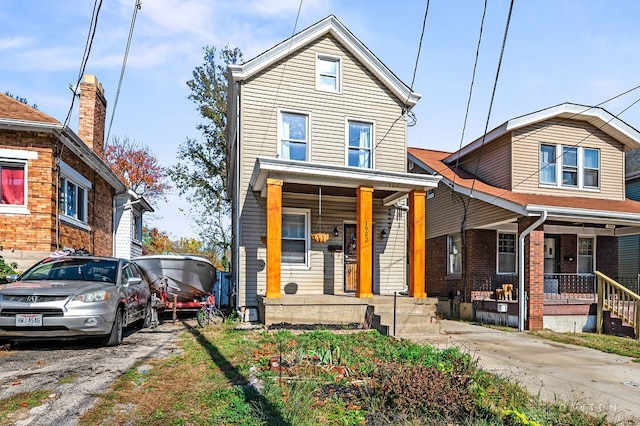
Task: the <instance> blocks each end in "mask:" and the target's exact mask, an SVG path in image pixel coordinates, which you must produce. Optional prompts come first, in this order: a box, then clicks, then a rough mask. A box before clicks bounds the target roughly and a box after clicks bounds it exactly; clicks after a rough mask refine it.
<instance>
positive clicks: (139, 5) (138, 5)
mask: <svg viewBox="0 0 640 426" xmlns="http://www.w3.org/2000/svg"><path fill="white" fill-rule="evenodd" d="M141 8H142V3H140V0H136V4H135V5H134V6H133V16H132V17H131V27H129V38H128V39H127V47H126V48H125V50H124V57H123V59H122V69H121V70H120V80H119V81H118V90H116V98H115V100H114V101H113V109H112V110H111V120H109V130H108V131H107V138H106V140H105V141H106V142H107V143H109V135H111V126H112V125H113V117H114V116H115V115H116V108H117V107H118V99H119V98H120V88H121V87H122V80H123V79H124V70H125V68H126V67H127V58H128V57H129V47H130V46H131V39H132V38H133V28H134V27H135V25H136V16H137V15H138V10H140V9H141Z"/></svg>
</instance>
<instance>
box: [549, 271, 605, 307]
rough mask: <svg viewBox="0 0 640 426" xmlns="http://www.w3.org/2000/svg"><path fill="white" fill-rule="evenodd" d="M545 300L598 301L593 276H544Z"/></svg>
mask: <svg viewBox="0 0 640 426" xmlns="http://www.w3.org/2000/svg"><path fill="white" fill-rule="evenodd" d="M544 299H545V300H565V299H566V300H573V299H575V300H593V301H594V302H595V300H596V279H595V275H593V274H544Z"/></svg>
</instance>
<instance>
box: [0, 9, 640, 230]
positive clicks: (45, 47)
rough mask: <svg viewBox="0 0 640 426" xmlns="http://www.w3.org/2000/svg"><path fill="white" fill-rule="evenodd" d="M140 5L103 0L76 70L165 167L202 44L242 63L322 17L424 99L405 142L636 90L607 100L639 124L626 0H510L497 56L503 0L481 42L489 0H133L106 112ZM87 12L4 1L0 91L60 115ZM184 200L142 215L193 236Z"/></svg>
mask: <svg viewBox="0 0 640 426" xmlns="http://www.w3.org/2000/svg"><path fill="white" fill-rule="evenodd" d="M135 3H136V1H135V0H108V1H104V2H103V4H102V6H101V8H100V12H99V14H98V22H97V28H96V33H95V36H94V39H93V42H92V48H91V52H90V55H89V60H88V62H87V65H86V69H85V72H86V73H89V74H94V75H96V76H97V78H98V80H99V81H100V82H101V83H102V85H103V87H104V89H105V92H106V98H107V103H108V105H107V123H109V122H110V121H111V120H112V121H113V124H112V127H111V131H110V135H111V137H114V136H116V137H120V138H122V137H128V138H129V139H131V140H135V141H138V142H141V143H144V144H146V145H148V146H149V148H150V150H151V151H152V152H153V153H154V154H155V155H156V157H157V158H158V160H159V162H160V163H161V164H162V165H163V166H166V167H169V166H171V165H173V164H175V162H176V152H177V149H178V147H179V145H180V144H182V143H184V141H185V140H186V139H187V138H196V139H198V138H201V135H200V134H199V132H198V131H197V129H196V126H197V125H198V123H200V122H201V118H200V116H199V115H198V112H197V110H196V108H195V104H193V102H192V101H190V100H189V99H188V98H187V97H188V95H189V89H188V87H187V85H186V81H187V80H189V79H190V78H191V77H192V71H193V69H194V68H195V67H196V66H198V65H201V64H202V63H203V58H204V56H203V54H204V50H203V48H204V46H215V47H217V48H219V49H221V48H223V47H224V46H226V45H229V46H230V47H239V48H240V49H241V50H242V52H243V54H244V58H245V60H249V59H251V58H253V57H255V56H256V55H258V54H260V53H262V52H264V51H265V50H267V49H268V48H270V47H272V46H274V45H275V44H277V43H279V42H281V41H283V40H285V39H287V38H288V37H290V36H291V35H292V34H294V33H295V32H299V31H301V30H302V29H304V28H307V27H308V26H310V25H312V24H314V23H316V22H318V21H320V20H321V19H323V18H325V17H327V16H328V15H331V14H333V15H335V16H336V17H337V18H338V19H339V20H340V21H341V22H342V23H343V24H344V25H345V26H346V27H347V28H349V30H350V31H351V32H352V33H354V34H355V35H356V37H358V38H359V39H360V40H361V41H362V42H363V43H364V44H365V45H366V46H367V47H368V48H369V49H370V50H371V51H372V52H373V53H374V54H375V55H376V56H377V57H378V58H379V59H380V60H381V61H382V62H383V63H384V64H385V65H386V66H387V67H388V68H389V69H390V70H391V71H393V72H394V73H395V74H396V75H397V76H398V77H399V78H400V79H401V80H402V81H404V82H405V83H406V84H407V85H411V83H412V81H413V86H412V87H413V90H414V91H416V92H418V93H420V94H421V95H422V99H421V100H420V102H418V104H417V105H416V107H414V109H413V112H414V114H415V116H416V119H417V121H416V123H415V125H414V126H412V127H410V128H409V134H408V135H409V136H408V138H409V140H408V144H409V146H414V147H421V148H428V149H436V150H443V151H455V150H457V149H459V147H460V146H461V144H462V145H465V144H467V143H469V142H471V141H473V140H474V139H476V138H479V137H481V136H482V134H483V133H484V131H485V129H488V130H491V129H493V128H494V127H497V126H499V125H500V124H502V123H504V122H505V121H507V120H509V119H511V118H515V117H518V116H521V115H524V114H528V113H531V112H535V111H538V110H541V109H544V108H547V107H550V106H554V105H557V104H560V103H563V102H573V103H578V104H583V105H589V106H594V105H600V104H601V103H602V102H604V101H606V100H608V99H611V98H614V97H617V96H618V95H621V94H622V93H625V92H628V91H630V90H631V89H634V90H631V91H630V92H629V93H627V94H625V95H623V96H619V97H617V98H615V99H614V100H613V101H610V102H607V103H605V104H603V105H602V107H604V108H605V109H607V111H609V112H610V113H612V114H614V115H618V116H619V118H620V119H622V120H623V121H625V122H626V123H628V124H629V125H631V126H633V127H635V128H640V105H636V104H635V102H636V101H638V100H639V99H640V89H635V88H636V86H639V85H640V25H638V17H639V16H640V2H638V1H635V0H603V1H600V0H535V1H534V0H516V1H515V3H514V7H513V10H512V14H511V19H510V23H509V28H508V32H507V37H506V43H505V46H504V51H502V55H501V49H502V45H503V40H504V38H505V29H506V24H507V20H508V15H509V8H510V1H507V0H488V1H487V9H486V13H485V19H484V25H483V27H482V38H481V43H480V47H479V49H478V40H479V35H480V28H481V25H480V24H481V21H482V16H483V10H484V5H485V2H484V0H431V1H429V2H427V1H426V0H399V1H384V0H244V1H241V0H142V1H141V3H142V7H141V9H140V10H138V13H137V17H136V21H135V27H134V30H133V37H132V40H131V44H130V48H129V54H128V60H127V66H126V69H125V72H124V75H123V80H122V85H121V89H120V94H119V98H118V102H117V108H116V109H115V111H114V109H113V107H114V104H115V97H116V93H117V89H118V81H119V79H120V75H121V70H122V63H123V57H124V53H125V48H126V43H127V39H128V36H129V30H130V26H131V21H132V16H133V11H134V5H135ZM427 3H428V4H429V8H428V13H427V18H426V26H425V29H424V33H423V32H422V27H423V21H424V17H425V9H426V6H427ZM93 8H94V1H91V0H65V1H51V0H28V1H25V0H0V91H2V92H3V93H4V92H10V93H12V94H14V95H17V96H20V97H23V98H26V99H27V100H28V102H29V103H30V104H34V103H35V104H37V106H38V109H39V110H40V111H42V112H44V113H46V114H48V115H50V116H52V117H54V118H56V119H57V120H59V121H60V122H64V121H65V119H66V117H67V113H68V111H69V109H70V106H71V101H72V92H71V90H70V89H69V86H70V85H72V84H74V83H75V82H76V80H77V76H78V73H79V70H80V64H81V60H82V56H83V52H84V49H85V44H86V42H87V35H88V32H89V25H90V23H91V16H92V11H93ZM298 12H299V13H298ZM421 35H422V44H421V47H420V48H419V46H420V39H421ZM418 52H419V56H418ZM476 52H478V53H477V58H478V59H477V66H476V73H475V79H474V84H473V90H472V91H471V81H472V75H473V70H474V62H475V61H476ZM500 58H502V60H501V62H500ZM499 63H501V65H500V71H499V72H498V64H499ZM416 65H417V66H416ZM414 71H415V79H414ZM496 77H497V84H496ZM494 87H495V90H494ZM470 93H471V94H472V96H471V101H470V103H469V94H470ZM492 99H493V101H492ZM467 105H469V107H468V115H467ZM77 109H78V106H77V102H76V103H75V107H74V110H73V115H72V118H71V120H70V123H69V126H70V127H71V129H73V130H74V131H76V132H77V126H78V118H77ZM112 116H113V119H112ZM465 116H467V119H466V125H465ZM189 209H190V207H189V205H188V203H187V202H186V201H185V199H184V197H181V196H180V195H179V194H178V193H177V192H176V191H175V190H173V191H171V192H170V193H169V194H168V197H167V201H166V202H164V201H162V202H160V203H159V204H158V205H157V207H156V213H155V214H154V215H153V216H151V217H147V219H148V220H147V223H146V225H148V226H155V227H157V228H159V229H160V230H163V231H166V232H168V233H169V234H170V235H171V236H172V237H174V238H179V237H196V236H197V232H198V230H197V228H195V225H194V224H193V223H192V222H191V221H190V220H189Z"/></svg>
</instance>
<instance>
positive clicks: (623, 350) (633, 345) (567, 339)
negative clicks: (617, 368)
mask: <svg viewBox="0 0 640 426" xmlns="http://www.w3.org/2000/svg"><path fill="white" fill-rule="evenodd" d="M531 334H532V335H534V336H538V337H542V338H545V339H549V340H553V341H554V342H560V343H569V344H572V345H579V346H584V347H587V348H593V349H597V350H599V351H602V352H607V353H611V354H617V355H622V356H628V357H631V358H633V359H634V362H640V340H634V339H631V338H628V337H618V336H609V335H606V334H593V333H556V332H555V331H550V330H540V331H533V332H531Z"/></svg>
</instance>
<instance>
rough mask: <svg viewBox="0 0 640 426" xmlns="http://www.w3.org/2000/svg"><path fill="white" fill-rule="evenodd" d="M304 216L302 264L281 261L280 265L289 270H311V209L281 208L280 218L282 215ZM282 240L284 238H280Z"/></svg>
mask: <svg viewBox="0 0 640 426" xmlns="http://www.w3.org/2000/svg"><path fill="white" fill-rule="evenodd" d="M285 214H287V215H298V216H303V215H304V227H305V230H304V263H291V262H285V261H282V265H286V266H287V267H288V268H290V269H311V263H310V259H311V257H310V251H311V209H300V208H293V207H283V208H282V216H283V217H284V215H285ZM280 239H281V240H284V237H283V236H281V237H280Z"/></svg>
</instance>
